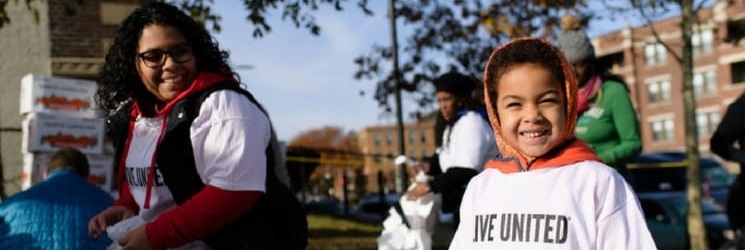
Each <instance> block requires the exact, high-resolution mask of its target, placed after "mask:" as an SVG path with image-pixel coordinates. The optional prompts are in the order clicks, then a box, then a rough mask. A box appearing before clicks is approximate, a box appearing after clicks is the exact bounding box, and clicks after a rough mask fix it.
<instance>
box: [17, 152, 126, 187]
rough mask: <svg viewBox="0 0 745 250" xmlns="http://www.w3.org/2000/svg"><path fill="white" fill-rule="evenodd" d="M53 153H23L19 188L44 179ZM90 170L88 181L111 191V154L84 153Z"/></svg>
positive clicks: (112, 174)
mask: <svg viewBox="0 0 745 250" xmlns="http://www.w3.org/2000/svg"><path fill="white" fill-rule="evenodd" d="M52 154H53V153H48V152H43V153H27V154H23V173H22V175H21V188H22V189H24V190H25V189H28V188H29V187H31V186H33V185H35V184H37V183H39V182H42V181H44V179H46V177H47V175H48V164H49V160H50V159H51V158H52ZM86 157H87V158H88V164H89V165H90V172H89V174H88V182H90V183H91V184H93V185H95V186H98V187H100V188H101V189H103V190H104V191H106V192H112V191H113V190H112V188H113V183H114V180H115V176H114V165H113V164H114V156H113V155H86Z"/></svg>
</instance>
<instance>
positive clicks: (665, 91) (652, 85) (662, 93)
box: [647, 80, 670, 103]
mask: <svg viewBox="0 0 745 250" xmlns="http://www.w3.org/2000/svg"><path fill="white" fill-rule="evenodd" d="M647 95H648V96H649V99H648V100H649V102H650V103H655V102H664V101H669V100H670V81H669V80H662V81H653V82H649V83H647Z"/></svg>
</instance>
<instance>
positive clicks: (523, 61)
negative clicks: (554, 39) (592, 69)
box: [450, 38, 655, 249]
mask: <svg viewBox="0 0 745 250" xmlns="http://www.w3.org/2000/svg"><path fill="white" fill-rule="evenodd" d="M484 89H485V101H486V105H487V110H488V113H489V120H490V123H491V125H492V127H494V134H495V136H496V137H497V144H498V146H499V149H500V152H501V153H502V157H501V158H495V159H492V160H490V161H489V162H487V164H486V166H485V169H484V171H483V172H482V173H480V174H479V175H477V176H476V177H474V178H473V179H471V182H470V183H469V184H468V188H467V189H466V193H465V195H464V197H463V201H462V203H461V223H460V226H459V227H458V230H457V231H456V233H455V236H454V239H453V242H452V244H451V245H450V249H548V248H550V249H655V245H654V241H653V240H652V237H651V235H650V233H649V230H648V229H647V225H646V223H645V221H644V216H643V215H642V211H641V209H640V207H639V204H638V201H637V199H636V196H635V195H634V193H633V192H632V190H631V188H630V187H629V185H628V184H627V183H626V182H625V181H624V180H623V178H622V177H621V176H620V175H619V174H618V173H617V172H616V171H614V170H613V169H612V168H610V167H608V166H607V165H604V164H603V163H601V162H600V160H599V158H598V157H597V156H596V155H595V153H594V152H593V151H592V149H591V148H590V147H589V146H587V144H585V143H584V142H582V141H581V140H577V139H575V138H574V137H573V134H574V126H575V121H576V118H577V102H576V98H577V82H576V79H575V76H574V73H573V71H572V69H571V68H570V66H569V65H568V63H567V62H566V60H565V59H564V57H563V56H562V55H561V53H560V52H558V50H557V49H556V48H555V47H554V46H553V45H551V44H550V43H549V42H547V41H545V40H542V39H537V38H521V39H517V40H514V41H512V42H510V43H507V44H505V45H503V46H501V47H499V48H497V49H496V50H495V51H494V52H493V53H492V55H491V56H490V58H489V62H488V64H487V66H486V70H485V72H484Z"/></svg>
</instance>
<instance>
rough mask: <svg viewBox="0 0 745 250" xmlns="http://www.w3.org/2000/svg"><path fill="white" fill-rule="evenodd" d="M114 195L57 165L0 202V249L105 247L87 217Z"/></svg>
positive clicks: (98, 209) (102, 207) (93, 214)
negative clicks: (90, 232)
mask: <svg viewBox="0 0 745 250" xmlns="http://www.w3.org/2000/svg"><path fill="white" fill-rule="evenodd" d="M113 201H114V199H113V198H112V197H111V195H109V194H108V193H106V192H105V191H103V190H101V189H100V188H98V187H96V186H93V185H91V184H90V183H88V182H87V181H86V180H85V179H84V178H81V177H80V176H79V175H78V174H76V173H75V172H73V171H70V170H65V169H60V170H57V171H54V172H52V173H50V174H49V176H48V177H47V178H46V179H45V180H44V181H42V182H40V183H38V184H36V185H34V186H32V187H31V188H29V189H27V190H26V191H23V192H20V193H17V194H15V195H13V196H11V197H9V198H7V199H6V200H3V202H2V203H0V222H1V225H0V227H1V228H3V229H4V230H0V249H105V248H106V246H108V245H109V244H110V243H111V240H109V239H108V238H106V237H99V238H97V239H93V238H91V237H89V236H88V221H87V220H86V218H92V217H93V216H95V215H96V214H97V213H99V212H101V211H103V210H104V209H106V207H107V206H109V205H111V203H112V202H113Z"/></svg>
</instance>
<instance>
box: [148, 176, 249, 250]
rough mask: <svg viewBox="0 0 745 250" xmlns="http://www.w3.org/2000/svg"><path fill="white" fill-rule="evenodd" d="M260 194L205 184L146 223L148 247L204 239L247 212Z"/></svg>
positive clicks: (170, 245)
mask: <svg viewBox="0 0 745 250" xmlns="http://www.w3.org/2000/svg"><path fill="white" fill-rule="evenodd" d="M261 194H263V193H262V192H259V191H228V190H223V189H220V188H217V187H214V186H210V185H207V186H205V187H204V188H203V189H202V190H201V191H199V193H197V194H195V195H194V196H192V197H191V199H189V200H187V201H186V202H184V204H182V205H180V206H178V207H176V208H174V209H171V210H169V211H168V212H165V213H163V214H161V215H159V216H158V218H157V219H156V220H155V221H153V222H150V223H148V224H147V226H146V228H145V230H146V233H147V238H148V241H149V242H150V246H152V247H153V249H166V248H172V247H179V246H182V245H184V244H187V243H189V242H192V241H195V240H198V239H204V238H205V237H207V235H209V234H210V233H212V232H215V231H217V230H218V229H220V228H222V227H224V226H225V225H227V224H228V223H230V222H232V221H234V220H236V219H238V217H240V216H241V215H243V214H244V213H245V212H246V211H248V210H249V209H251V207H253V205H254V204H256V202H257V201H258V199H259V197H261Z"/></svg>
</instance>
